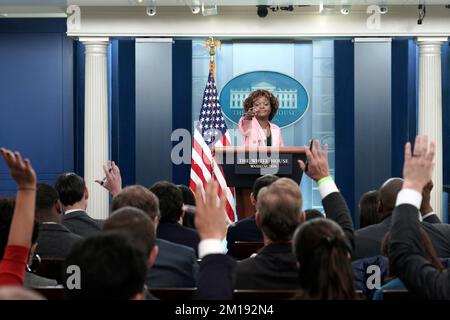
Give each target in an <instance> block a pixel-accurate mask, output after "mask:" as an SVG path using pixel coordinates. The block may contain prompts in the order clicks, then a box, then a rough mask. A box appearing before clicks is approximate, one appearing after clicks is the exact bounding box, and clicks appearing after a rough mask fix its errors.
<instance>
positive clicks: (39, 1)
mask: <svg viewBox="0 0 450 320" xmlns="http://www.w3.org/2000/svg"><path fill="white" fill-rule="evenodd" d="M419 1H420V2H421V3H426V4H427V5H445V4H450V0H426V2H425V0H0V8H1V7H2V6H8V7H12V6H14V7H22V6H29V7H38V6H61V7H67V6H68V5H71V4H76V5H80V6H136V5H142V6H146V5H150V4H155V5H157V6H190V5H196V4H197V5H198V4H201V3H202V2H203V3H204V4H205V5H216V4H217V5H218V6H256V5H271V6H276V5H279V6H287V5H294V6H296V5H319V4H320V3H323V4H324V5H346V4H348V5H372V4H381V5H418V4H419Z"/></svg>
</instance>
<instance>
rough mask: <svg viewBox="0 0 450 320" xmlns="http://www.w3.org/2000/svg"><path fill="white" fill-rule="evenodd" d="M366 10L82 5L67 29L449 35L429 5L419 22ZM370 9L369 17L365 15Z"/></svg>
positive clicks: (414, 14) (444, 16) (405, 11)
mask: <svg viewBox="0 0 450 320" xmlns="http://www.w3.org/2000/svg"><path fill="white" fill-rule="evenodd" d="M368 8H370V6H369V7H367V6H357V7H355V6H353V7H352V10H351V12H350V13H349V14H348V15H342V14H340V13H338V12H336V13H333V14H319V11H318V8H317V6H311V7H305V8H296V10H294V11H293V12H285V11H279V12H271V13H270V14H269V15H268V16H267V17H265V18H260V17H258V16H257V14H256V8H255V7H253V6H236V7H232V6H227V7H220V8H219V14H218V15H215V16H207V17H205V16H202V15H193V14H192V13H191V12H190V10H187V8H186V7H170V6H166V7H158V12H157V14H156V15H154V16H151V17H150V16H148V15H147V14H146V11H145V7H141V6H130V7H93V6H90V7H88V6H87V7H81V8H80V24H79V25H78V26H77V28H70V27H69V28H68V31H67V34H68V35H69V36H73V37H83V36H89V37H91V36H92V37H98V36H100V37H103V36H107V37H112V36H115V37H118V36H125V37H130V36H132V37H209V36H214V37H220V38H222V39H227V38H228V39H229V38H240V39H242V38H254V39H261V38H264V39H270V38H277V39H280V38H294V39H295V38H308V37H309V38H313V37H370V36H373V37H393V36H417V37H442V36H449V35H450V10H447V9H444V8H443V6H442V5H441V6H430V5H427V15H426V17H425V19H424V21H423V23H422V24H421V25H419V24H418V23H417V19H418V10H417V6H389V12H388V13H386V14H380V13H379V12H377V11H376V10H374V9H373V8H372V9H371V10H368ZM367 11H369V13H368V12H367Z"/></svg>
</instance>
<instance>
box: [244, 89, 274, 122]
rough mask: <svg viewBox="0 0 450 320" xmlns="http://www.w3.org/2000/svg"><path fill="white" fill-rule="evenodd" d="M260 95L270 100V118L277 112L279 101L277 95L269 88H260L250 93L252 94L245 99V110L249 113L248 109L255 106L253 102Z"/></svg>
mask: <svg viewBox="0 0 450 320" xmlns="http://www.w3.org/2000/svg"><path fill="white" fill-rule="evenodd" d="M259 97H266V98H267V100H269V102H270V115H269V120H272V119H273V117H275V115H276V114H277V111H278V106H279V102H278V99H277V97H275V96H274V95H273V94H272V93H271V92H269V91H267V90H262V89H258V90H255V91H253V92H252V93H250V95H249V96H248V97H247V99H245V101H244V112H245V113H247V112H248V110H249V109H250V108H251V107H253V102H254V101H255V100H256V99H258V98H259Z"/></svg>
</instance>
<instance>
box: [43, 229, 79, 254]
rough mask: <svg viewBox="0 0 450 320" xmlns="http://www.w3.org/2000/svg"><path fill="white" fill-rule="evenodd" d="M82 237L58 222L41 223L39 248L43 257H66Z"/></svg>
mask: <svg viewBox="0 0 450 320" xmlns="http://www.w3.org/2000/svg"><path fill="white" fill-rule="evenodd" d="M81 239H82V238H81V237H80V236H79V235H76V234H74V233H72V232H70V231H69V229H67V228H66V227H64V226H63V225H61V224H57V223H51V224H47V223H41V224H39V236H38V239H37V243H38V246H37V249H36V253H38V254H39V255H40V256H41V258H62V259H64V258H66V256H67V255H68V254H69V252H70V249H72V246H73V245H74V244H75V243H76V242H77V241H79V240H81Z"/></svg>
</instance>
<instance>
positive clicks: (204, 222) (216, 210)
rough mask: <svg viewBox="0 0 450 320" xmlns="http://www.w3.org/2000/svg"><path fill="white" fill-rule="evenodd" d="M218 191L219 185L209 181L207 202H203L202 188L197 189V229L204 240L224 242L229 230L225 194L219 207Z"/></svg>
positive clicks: (206, 190)
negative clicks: (226, 232) (225, 233)
mask: <svg viewBox="0 0 450 320" xmlns="http://www.w3.org/2000/svg"><path fill="white" fill-rule="evenodd" d="M217 190H218V187H217V183H216V182H215V181H213V180H210V181H208V182H207V184H206V188H205V200H203V194H202V187H201V186H200V185H198V186H197V188H196V192H195V200H196V205H197V208H196V212H195V227H196V228H197V231H198V234H199V236H200V239H202V240H203V239H219V240H222V239H223V237H224V231H225V230H226V228H227V221H226V213H225V203H226V198H225V193H222V197H221V198H220V204H219V206H217Z"/></svg>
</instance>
